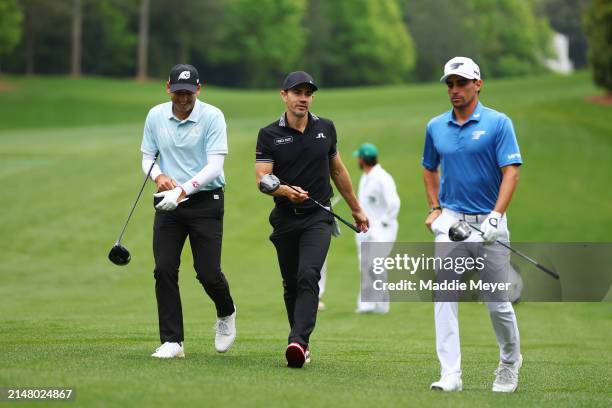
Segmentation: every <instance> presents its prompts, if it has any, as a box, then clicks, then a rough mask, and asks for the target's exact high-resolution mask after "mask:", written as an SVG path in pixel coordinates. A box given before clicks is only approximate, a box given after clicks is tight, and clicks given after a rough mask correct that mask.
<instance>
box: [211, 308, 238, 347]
mask: <svg viewBox="0 0 612 408" xmlns="http://www.w3.org/2000/svg"><path fill="white" fill-rule="evenodd" d="M215 332H216V335H215V349H217V351H218V352H219V353H225V352H226V351H227V350H229V348H230V347H232V344H234V340H236V306H234V313H232V314H231V315H229V316H225V317H218V318H217V323H216V324H215Z"/></svg>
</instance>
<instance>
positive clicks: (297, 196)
mask: <svg viewBox="0 0 612 408" xmlns="http://www.w3.org/2000/svg"><path fill="white" fill-rule="evenodd" d="M283 187H285V194H284V195H285V197H287V198H288V199H289V201H291V202H292V203H296V204H299V203H303V202H304V201H306V200H307V199H308V191H305V190H303V189H302V187H299V186H293V188H295V190H297V191H295V190H294V189H293V188H290V187H287V186H283Z"/></svg>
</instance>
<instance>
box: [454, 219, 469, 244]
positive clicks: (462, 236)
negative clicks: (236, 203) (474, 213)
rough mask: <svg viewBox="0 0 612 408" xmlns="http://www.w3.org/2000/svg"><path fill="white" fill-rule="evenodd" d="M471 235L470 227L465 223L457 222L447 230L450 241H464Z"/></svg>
mask: <svg viewBox="0 0 612 408" xmlns="http://www.w3.org/2000/svg"><path fill="white" fill-rule="evenodd" d="M471 234H472V229H471V228H470V225H469V224H468V223H467V222H465V221H457V222H456V223H454V224H453V225H451V227H450V228H449V230H448V237H449V238H450V240H451V241H455V242H459V241H465V240H466V239H468V238H469V237H470V235H471Z"/></svg>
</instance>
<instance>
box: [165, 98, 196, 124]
mask: <svg viewBox="0 0 612 408" xmlns="http://www.w3.org/2000/svg"><path fill="white" fill-rule="evenodd" d="M201 104H202V103H201V102H200V100H199V99H196V101H195V104H194V105H193V110H192V111H191V113H190V114H189V116H187V118H186V119H185V120H180V119H179V118H177V117H176V116H174V112H172V102H170V103H169V104H168V105H169V106H170V107H169V109H168V114H167V115H168V119H174V120H176V121H177V122H187V121H188V122H194V123H195V122H197V121H198V118H199V117H200V112H201V110H202V106H201Z"/></svg>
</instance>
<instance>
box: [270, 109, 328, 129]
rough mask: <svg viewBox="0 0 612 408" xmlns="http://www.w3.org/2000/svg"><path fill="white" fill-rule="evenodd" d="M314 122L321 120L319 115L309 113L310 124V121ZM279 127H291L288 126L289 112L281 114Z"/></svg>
mask: <svg viewBox="0 0 612 408" xmlns="http://www.w3.org/2000/svg"><path fill="white" fill-rule="evenodd" d="M311 119H312V120H313V121H317V120H319V117H318V116H317V115H315V114H314V113H312V112H308V123H310V120H311ZM278 126H280V127H288V126H289V125H288V124H287V112H283V113H282V114H281V117H280V119H279V120H278Z"/></svg>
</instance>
